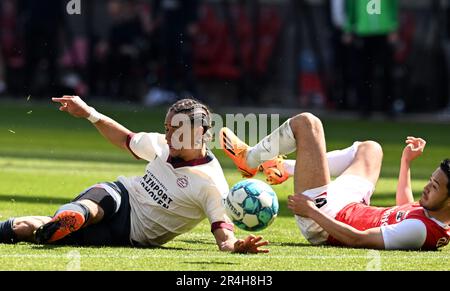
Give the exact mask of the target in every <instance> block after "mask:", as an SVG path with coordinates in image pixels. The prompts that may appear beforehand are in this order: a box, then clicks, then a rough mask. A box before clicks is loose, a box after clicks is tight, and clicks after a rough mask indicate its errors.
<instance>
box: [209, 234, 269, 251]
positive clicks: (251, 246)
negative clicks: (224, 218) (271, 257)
mask: <svg viewBox="0 0 450 291" xmlns="http://www.w3.org/2000/svg"><path fill="white" fill-rule="evenodd" d="M214 237H215V238H216V242H217V246H218V247H219V249H220V250H221V251H224V252H234V253H252V254H256V253H268V252H269V250H268V249H261V247H264V246H266V245H268V244H269V242H268V241H263V240H262V239H263V237H262V236H254V235H249V236H247V237H246V238H245V239H237V238H236V237H235V236H234V233H233V232H232V231H231V230H228V229H225V228H219V229H217V230H215V231H214Z"/></svg>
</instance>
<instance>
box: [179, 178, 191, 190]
mask: <svg viewBox="0 0 450 291" xmlns="http://www.w3.org/2000/svg"><path fill="white" fill-rule="evenodd" d="M177 185H178V187H180V188H186V187H187V186H188V185H189V183H188V179H187V177H186V176H183V177H180V178H178V179H177Z"/></svg>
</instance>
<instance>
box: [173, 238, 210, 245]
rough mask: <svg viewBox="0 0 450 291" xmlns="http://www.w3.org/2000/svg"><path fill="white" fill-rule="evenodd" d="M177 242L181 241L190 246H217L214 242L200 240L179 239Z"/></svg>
mask: <svg viewBox="0 0 450 291" xmlns="http://www.w3.org/2000/svg"><path fill="white" fill-rule="evenodd" d="M177 241H181V242H184V243H188V244H203V245H215V243H213V242H207V241H202V240H199V239H179V240H177Z"/></svg>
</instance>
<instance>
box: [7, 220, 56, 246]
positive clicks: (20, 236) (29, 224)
mask: <svg viewBox="0 0 450 291" xmlns="http://www.w3.org/2000/svg"><path fill="white" fill-rule="evenodd" d="M50 220H51V217H49V216H24V217H16V218H10V219H8V220H6V221H2V222H0V243H4V244H11V243H17V242H21V241H26V242H35V240H34V232H35V231H36V229H38V228H39V227H40V226H41V225H43V224H45V223H47V222H49V221H50Z"/></svg>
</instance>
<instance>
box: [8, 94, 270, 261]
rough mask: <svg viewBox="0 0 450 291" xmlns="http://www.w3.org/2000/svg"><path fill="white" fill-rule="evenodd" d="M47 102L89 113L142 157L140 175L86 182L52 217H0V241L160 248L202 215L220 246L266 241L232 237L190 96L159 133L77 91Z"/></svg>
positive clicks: (204, 114)
mask: <svg viewBox="0 0 450 291" xmlns="http://www.w3.org/2000/svg"><path fill="white" fill-rule="evenodd" d="M53 101H54V102H59V103H60V104H61V107H60V110H61V111H64V112H68V113H69V114H71V115H72V116H74V117H78V118H87V119H88V120H89V121H91V122H92V123H93V124H94V126H95V127H96V128H97V129H98V131H99V132H100V133H101V134H102V135H103V136H104V137H105V138H106V139H107V140H108V141H110V142H111V143H112V144H114V145H116V146H118V147H119V148H122V149H124V150H127V151H129V152H130V154H133V155H134V156H135V157H136V158H138V159H144V160H146V161H148V162H149V163H148V165H147V167H146V169H145V174H144V175H143V176H139V177H131V178H127V177H122V176H121V177H119V178H118V181H116V182H112V183H99V184H97V185H94V186H92V187H89V188H88V189H86V190H85V191H84V192H83V193H81V194H80V195H79V196H78V197H77V198H75V199H74V200H73V201H72V202H71V203H69V204H66V205H64V206H62V207H61V208H59V209H58V211H57V212H56V213H55V215H54V216H53V217H45V216H29V217H19V218H11V219H9V220H7V221H4V222H2V223H0V243H14V242H18V241H29V242H37V243H57V244H79V245H125V246H126V245H129V246H160V245H163V244H165V243H166V242H168V241H170V240H172V239H173V238H174V237H176V236H177V235H180V234H182V233H185V232H188V231H190V230H191V229H193V228H194V227H195V226H196V225H197V224H198V223H200V222H201V221H202V220H203V219H204V218H208V220H209V222H210V223H211V232H212V233H213V235H214V237H215V240H216V242H217V245H218V247H219V249H220V250H221V251H231V252H239V253H247V252H250V253H260V252H268V250H267V249H264V248H261V247H263V246H266V245H267V244H268V242H267V241H263V240H262V237H261V236H253V235H249V236H248V237H246V238H245V239H237V238H236V237H235V236H234V233H233V224H232V223H231V221H230V219H229V218H228V217H227V215H226V214H225V210H224V208H223V205H222V199H223V197H224V196H225V195H226V194H227V192H228V184H227V182H226V180H225V177H224V174H223V171H222V168H221V166H220V164H219V162H218V161H217V159H216V158H215V157H214V156H213V155H212V153H211V152H210V151H209V150H208V149H207V147H206V141H207V139H208V137H209V135H210V134H209V129H210V127H211V120H210V119H211V117H210V111H209V109H208V108H207V107H206V106H205V105H203V104H201V103H199V102H198V101H195V100H193V99H183V100H180V101H178V102H176V103H175V104H173V105H172V106H171V107H170V108H169V110H168V112H167V115H166V119H165V130H166V132H165V135H164V134H159V133H145V132H140V133H133V132H131V131H130V130H128V129H126V128H125V127H124V126H122V125H120V124H119V123H117V122H116V121H114V120H112V119H111V118H109V117H107V116H105V115H103V114H100V113H98V112H97V111H96V110H95V109H94V108H92V107H89V106H88V105H87V104H86V103H85V102H84V101H83V100H82V99H81V98H80V97H78V96H63V97H62V98H53ZM186 129H187V130H186Z"/></svg>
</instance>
